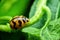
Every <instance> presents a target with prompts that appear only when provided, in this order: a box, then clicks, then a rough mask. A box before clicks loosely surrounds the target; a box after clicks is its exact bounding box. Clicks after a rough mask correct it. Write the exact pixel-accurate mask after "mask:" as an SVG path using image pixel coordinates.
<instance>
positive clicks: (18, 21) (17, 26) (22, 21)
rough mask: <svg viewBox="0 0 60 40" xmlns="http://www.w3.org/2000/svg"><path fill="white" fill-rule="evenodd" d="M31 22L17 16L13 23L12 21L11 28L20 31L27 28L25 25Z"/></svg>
mask: <svg viewBox="0 0 60 40" xmlns="http://www.w3.org/2000/svg"><path fill="white" fill-rule="evenodd" d="M27 22H29V19H28V18H27V17H25V16H15V17H14V18H13V19H12V20H11V21H10V27H11V28H12V29H20V28H22V27H24V26H25V24H26V23H27Z"/></svg>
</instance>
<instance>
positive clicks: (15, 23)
mask: <svg viewBox="0 0 60 40" xmlns="http://www.w3.org/2000/svg"><path fill="white" fill-rule="evenodd" d="M12 23H13V24H14V25H13V27H14V29H17V28H16V23H15V22H14V21H12Z"/></svg>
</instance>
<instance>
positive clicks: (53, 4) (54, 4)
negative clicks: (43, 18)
mask: <svg viewBox="0 0 60 40" xmlns="http://www.w3.org/2000/svg"><path fill="white" fill-rule="evenodd" d="M58 5H59V0H47V6H48V7H49V8H50V9H51V12H52V18H51V19H52V20H54V19H56V18H57V17H58V15H57V14H58V13H57V11H58Z"/></svg>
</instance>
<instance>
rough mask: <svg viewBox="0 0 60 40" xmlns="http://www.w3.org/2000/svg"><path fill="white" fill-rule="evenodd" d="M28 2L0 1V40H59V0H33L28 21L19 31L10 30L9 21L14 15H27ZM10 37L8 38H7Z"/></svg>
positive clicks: (26, 0) (19, 0)
mask: <svg viewBox="0 0 60 40" xmlns="http://www.w3.org/2000/svg"><path fill="white" fill-rule="evenodd" d="M30 2H31V1H29V0H23V1H22V0H2V1H0V31H1V32H0V34H1V35H0V39H1V40H60V0H34V2H33V4H32V7H31V10H30V13H29V12H28V13H29V19H30V21H29V22H28V23H27V25H26V27H24V28H22V29H21V30H11V28H10V24H9V21H10V20H11V19H12V17H13V16H16V15H21V14H23V15H25V14H26V15H28V14H27V12H26V11H28V10H27V7H29V5H30ZM9 36H10V37H9Z"/></svg>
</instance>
